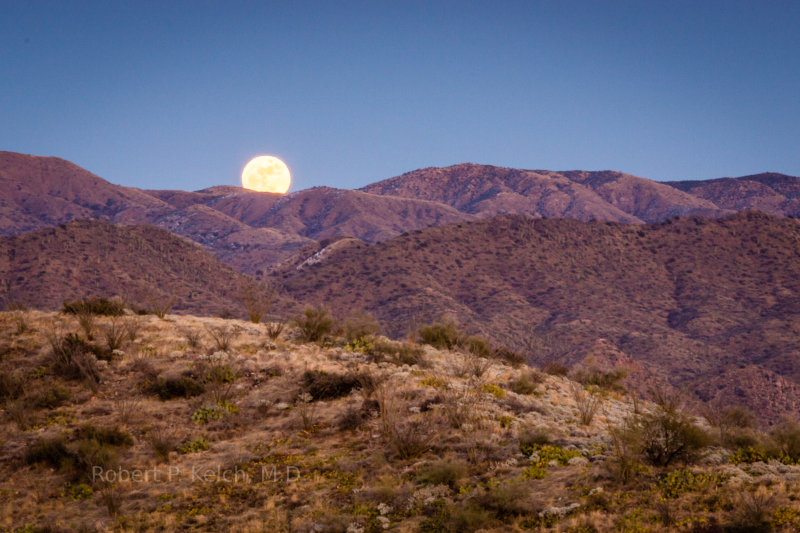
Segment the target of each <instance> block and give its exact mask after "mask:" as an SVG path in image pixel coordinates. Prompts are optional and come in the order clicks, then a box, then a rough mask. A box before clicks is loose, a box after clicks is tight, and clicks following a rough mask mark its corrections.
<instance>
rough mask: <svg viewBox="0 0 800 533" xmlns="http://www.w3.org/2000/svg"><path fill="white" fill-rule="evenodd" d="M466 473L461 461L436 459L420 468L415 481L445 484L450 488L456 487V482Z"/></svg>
mask: <svg viewBox="0 0 800 533" xmlns="http://www.w3.org/2000/svg"><path fill="white" fill-rule="evenodd" d="M466 474H467V469H466V467H465V466H464V465H463V464H461V463H456V462H454V461H449V460H441V461H437V462H435V463H433V464H431V465H429V466H428V467H427V468H425V469H424V470H422V472H420V474H419V475H418V476H417V481H418V482H419V483H422V484H425V485H447V486H448V487H450V489H451V490H455V489H457V488H458V482H459V481H460V480H461V479H463V478H464V476H465V475H466Z"/></svg>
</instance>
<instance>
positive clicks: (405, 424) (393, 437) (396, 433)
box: [386, 419, 436, 459]
mask: <svg viewBox="0 0 800 533" xmlns="http://www.w3.org/2000/svg"><path fill="white" fill-rule="evenodd" d="M386 436H387V437H388V440H389V446H390V447H391V449H392V450H393V451H394V452H395V453H396V454H397V455H398V456H399V457H400V459H414V458H416V457H419V456H420V455H422V454H424V453H425V452H427V451H428V450H430V449H431V446H432V445H433V440H434V439H435V438H436V431H435V430H434V429H433V428H432V427H431V425H430V424H429V423H427V422H426V421H424V420H419V419H415V420H403V421H400V420H396V419H395V420H394V421H393V422H392V423H391V424H390V425H389V427H388V431H387V433H386Z"/></svg>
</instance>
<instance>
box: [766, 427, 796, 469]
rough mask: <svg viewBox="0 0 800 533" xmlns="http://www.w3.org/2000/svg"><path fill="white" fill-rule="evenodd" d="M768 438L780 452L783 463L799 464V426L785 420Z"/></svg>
mask: <svg viewBox="0 0 800 533" xmlns="http://www.w3.org/2000/svg"><path fill="white" fill-rule="evenodd" d="M770 436H771V437H772V438H773V440H774V441H775V444H776V445H777V447H778V449H779V450H780V452H779V453H780V456H781V457H782V458H784V462H793V463H798V462H800V424H798V423H797V422H796V421H794V420H790V419H786V420H784V421H783V422H782V423H781V424H780V425H778V426H777V427H776V428H774V429H773V430H772V432H771V433H770Z"/></svg>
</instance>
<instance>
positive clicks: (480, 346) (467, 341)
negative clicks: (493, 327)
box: [458, 335, 492, 357]
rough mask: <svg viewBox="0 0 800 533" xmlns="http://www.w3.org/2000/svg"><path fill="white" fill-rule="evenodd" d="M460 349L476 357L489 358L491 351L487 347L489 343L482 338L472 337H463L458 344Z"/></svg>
mask: <svg viewBox="0 0 800 533" xmlns="http://www.w3.org/2000/svg"><path fill="white" fill-rule="evenodd" d="M458 345H459V347H460V348H463V349H464V350H466V351H467V352H469V353H471V354H473V355H477V356H478V357H489V356H491V355H492V349H491V348H490V347H489V341H487V340H486V339H484V338H483V337H478V336H475V335H472V336H470V337H464V338H463V339H461V340H460V341H459V342H458Z"/></svg>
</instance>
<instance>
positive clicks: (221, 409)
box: [192, 401, 239, 424]
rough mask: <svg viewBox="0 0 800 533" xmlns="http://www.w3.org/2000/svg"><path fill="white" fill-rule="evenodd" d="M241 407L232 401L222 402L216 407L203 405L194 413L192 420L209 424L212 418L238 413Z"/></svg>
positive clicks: (219, 418)
mask: <svg viewBox="0 0 800 533" xmlns="http://www.w3.org/2000/svg"><path fill="white" fill-rule="evenodd" d="M238 412H239V408H238V407H236V406H235V405H234V404H232V403H230V402H227V401H226V402H220V403H218V404H217V405H216V406H214V407H209V406H203V407H200V408H199V409H197V410H196V411H195V412H194V413H192V421H193V422H195V423H196V424H208V423H209V422H211V421H212V420H221V419H222V418H223V417H224V416H225V415H226V414H233V413H238Z"/></svg>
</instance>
